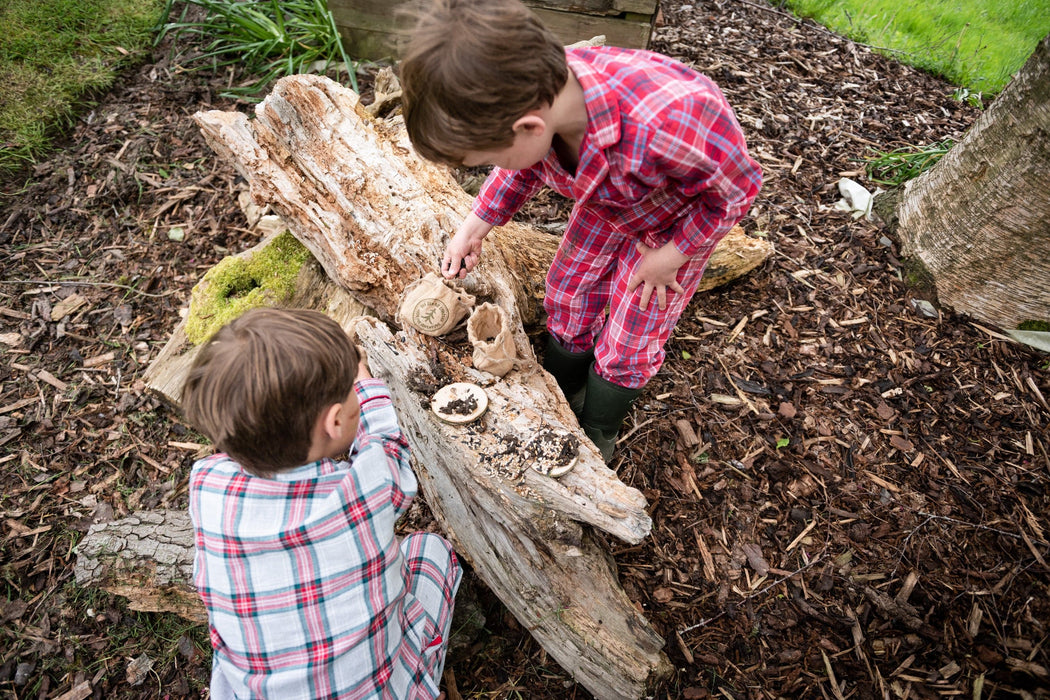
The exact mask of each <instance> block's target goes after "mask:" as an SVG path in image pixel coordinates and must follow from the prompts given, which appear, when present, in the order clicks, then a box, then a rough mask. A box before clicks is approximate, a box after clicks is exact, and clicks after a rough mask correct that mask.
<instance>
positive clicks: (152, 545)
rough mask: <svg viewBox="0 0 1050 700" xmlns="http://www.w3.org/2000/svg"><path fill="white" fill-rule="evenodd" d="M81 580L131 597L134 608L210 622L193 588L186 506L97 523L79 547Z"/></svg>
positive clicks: (190, 530)
mask: <svg viewBox="0 0 1050 700" xmlns="http://www.w3.org/2000/svg"><path fill="white" fill-rule="evenodd" d="M74 574H75V576H76V581H77V584H78V585H80V586H94V587H97V588H102V589H104V590H106V591H109V592H110V593H114V594H116V595H119V596H123V597H125V598H127V599H128V606H129V607H130V608H131V609H132V610H142V611H146V612H174V613H177V614H179V615H181V616H183V617H185V618H187V619H189V620H193V621H194V622H199V623H200V624H207V622H208V615H207V613H206V612H205V611H204V605H203V603H201V599H200V596H198V595H197V589H196V588H194V586H193V525H192V524H191V523H190V514H189V512H187V511H185V510H178V511H176V510H156V511H139V512H136V513H134V514H133V515H130V516H128V517H127V518H123V519H122V520H117V521H114V522H109V523H101V524H98V525H92V526H91V529H90V530H89V531H88V533H87V535H86V536H85V537H84V539H83V540H82V541H81V543H80V544H79V545H77V563H76V568H75V570H74Z"/></svg>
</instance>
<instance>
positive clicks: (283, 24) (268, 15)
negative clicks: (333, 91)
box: [163, 0, 357, 98]
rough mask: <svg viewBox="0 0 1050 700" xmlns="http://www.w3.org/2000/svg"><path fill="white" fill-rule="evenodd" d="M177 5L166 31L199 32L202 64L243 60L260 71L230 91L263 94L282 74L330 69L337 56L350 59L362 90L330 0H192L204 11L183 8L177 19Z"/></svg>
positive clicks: (242, 64) (252, 71) (352, 79)
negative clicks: (194, 14)
mask: <svg viewBox="0 0 1050 700" xmlns="http://www.w3.org/2000/svg"><path fill="white" fill-rule="evenodd" d="M171 5H172V0H168V8H167V9H166V10H165V20H164V21H165V22H166V24H165V26H164V30H163V32H173V33H174V34H175V35H176V36H182V35H190V36H195V37H198V38H199V39H200V41H201V42H202V43H204V44H205V45H206V48H205V49H204V54H203V55H202V56H200V57H199V58H198V59H197V65H203V66H207V67H209V68H219V67H222V66H228V65H237V66H240V67H242V68H243V69H244V70H245V71H247V72H248V73H250V74H252V75H253V76H255V77H254V78H253V79H252V80H251V81H250V82H249V83H248V84H246V85H243V86H240V87H238V88H234V89H231V90H229V91H228V92H227V93H226V95H227V96H232V97H247V98H258V97H260V96H261V95H262V93H263V92H264V91H265V90H266V89H267V88H268V87H269V86H270V83H272V82H273V81H274V80H276V79H277V78H280V77H282V76H285V75H293V74H296V73H307V72H311V71H314V70H316V68H317V67H321V68H325V69H327V68H328V66H329V65H331V64H332V63H334V62H337V61H342V62H343V63H345V64H346V66H347V68H348V72H349V79H350V87H351V89H353V90H354V92H357V76H356V71H355V69H354V64H353V62H351V61H350V59H349V57H347V55H346V53H345V52H344V51H343V46H342V42H341V40H340V38H339V32H338V30H337V29H336V26H335V20H334V19H333V18H332V15H331V13H330V12H329V11H328V5H327V2H326V0H280V1H278V0H254V1H252V2H237V1H236V0H233V1H231V0H186V7H189V5H196V6H198V7H200V8H203V10H204V17H203V18H202V19H192V20H188V19H187V18H186V15H187V13H186V11H183V14H182V16H180V17H179V18H178V19H177V20H175V21H170V11H171ZM318 64H319V65H318Z"/></svg>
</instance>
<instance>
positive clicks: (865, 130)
mask: <svg viewBox="0 0 1050 700" xmlns="http://www.w3.org/2000/svg"><path fill="white" fill-rule="evenodd" d="M662 5H663V11H662V21H661V24H660V26H659V27H658V29H657V31H656V35H655V39H654V43H653V48H654V49H656V50H659V51H662V52H664V53H667V54H669V55H672V56H675V57H677V58H679V59H682V60H684V61H686V62H688V63H691V64H693V65H695V66H696V67H697V68H698V69H700V70H701V71H703V72H705V73H707V74H708V75H710V76H711V77H712V78H714V79H715V80H716V81H717V82H718V83H719V84H720V85H721V86H722V88H723V89H724V90H725V92H726V94H727V95H728V97H729V99H730V101H731V102H732V103H733V105H734V106H735V107H736V109H737V113H738V116H739V118H740V120H741V122H742V124H743V125H744V128H745V129H746V131H747V135H748V138H749V143H750V145H751V149H752V152H753V154H754V155H755V156H756V157H757V159H758V160H759V161H760V162H761V163H762V165H763V167H764V169H765V176H766V182H765V186H764V188H763V191H762V194H761V195H760V197H759V199H758V202H757V203H756V205H755V206H754V208H753V209H752V211H751V213H750V215H749V217H748V218H747V219H746V220H745V221H744V222H743V224H744V226H745V229H746V230H747V231H748V232H749V233H751V234H753V235H757V236H765V237H768V238H769V240H771V241H772V242H773V243H774V244H775V246H776V254H775V255H774V257H773V258H771V259H770V260H769V261H768V262H767V263H766V264H765V265H764V266H762V267H761V268H759V269H758V270H756V271H754V272H753V273H751V274H750V275H748V276H747V277H745V278H743V279H740V280H738V281H736V282H734V283H732V284H730V285H728V286H725V287H723V288H720V289H717V290H715V291H714V292H711V293H708V294H705V295H701V296H699V297H698V298H697V299H696V300H695V301H694V302H693V304H692V305H691V306H690V308H689V309H688V311H687V313H686V315H685V317H684V318H683V319H682V322H681V323H680V324H679V327H678V329H677V331H676V333H675V335H674V337H673V338H672V340H671V341H670V343H669V345H668V348H667V349H668V359H667V362H666V364H665V365H664V367H663V369H662V370H661V372H660V374H659V375H658V376H657V377H656V379H655V380H654V381H653V382H652V383H651V384H650V386H649V387H647V389H646V391H645V393H644V394H643V396H642V397H641V399H640V400H639V401H638V403H637V405H636V407H635V409H634V411H633V414H632V416H631V417H630V418H629V421H628V425H627V427H626V429H625V431H624V434H623V439H622V441H621V444H620V447H619V452H618V456H617V458H616V466H617V469H618V470H619V474H620V475H621V477H622V478H623V479H624V480H625V481H626V482H627V483H629V484H631V485H633V486H635V487H637V488H639V489H641V490H642V491H643V492H644V493H645V495H646V497H647V498H648V500H649V503H650V509H651V514H652V517H653V530H652V535H651V536H650V537H649V538H647V539H646V540H645V541H644V542H643V543H642V544H640V545H638V546H634V547H628V546H624V545H622V544H620V543H617V542H612V541H610V542H608V546H609V548H610V550H611V551H612V552H613V553H614V555H615V558H616V561H617V564H618V566H619V572H620V578H621V582H622V584H623V586H624V588H625V590H626V591H627V593H628V594H629V596H630V597H631V599H632V600H634V601H635V602H636V603H637V605H638V606H639V608H640V609H641V610H642V611H643V612H644V614H645V615H646V616H647V617H648V618H649V619H650V620H651V621H652V623H653V625H654V626H655V627H656V629H657V631H659V632H660V633H661V634H662V635H663V637H664V639H665V640H666V652H667V654H668V655H669V657H670V659H671V660H672V662H673V664H674V667H675V671H674V674H673V676H672V677H671V678H670V679H668V680H667V681H666V682H664V683H662V684H661V685H660V686H659V687H657V688H655V689H654V697H659V698H689V699H694V700H695V699H699V698H729V699H736V700H743V699H744V698H774V697H797V698H837V699H839V700H842V699H844V698H952V697H965V698H1048V697H1050V658H1048V656H1050V651H1048V633H1050V630H1048V626H1050V595H1048V591H1047V586H1048V581H1050V577H1048V568H1047V562H1046V559H1047V557H1048V556H1050V551H1048V546H1050V545H1048V540H1050V534H1048V530H1050V520H1048V518H1047V513H1048V509H1050V488H1048V486H1050V455H1048V444H1050V435H1048V426H1050V405H1048V404H1047V397H1050V370H1048V365H1050V361H1048V357H1047V356H1046V355H1045V354H1040V353H1038V352H1035V351H1033V350H1030V349H1028V348H1026V347H1025V346H1021V345H1018V344H1016V343H1013V342H1010V341H1009V340H1008V339H1007V338H1005V337H1004V336H1003V335H1001V333H1000V332H999V331H998V330H997V329H993V328H988V327H986V326H984V325H982V324H980V323H977V322H973V321H972V320H969V319H966V318H961V317H959V316H956V315H954V314H953V313H952V312H951V311H950V310H947V309H942V310H940V311H939V312H937V311H935V312H934V313H933V316H932V317H931V316H930V315H929V314H928V313H927V312H926V311H924V309H925V308H926V307H925V306H924V305H922V304H919V303H918V302H919V301H923V300H925V301H931V302H936V299H935V298H934V297H933V296H932V292H931V291H930V290H923V289H922V288H921V287H915V286H912V285H910V284H908V282H909V281H910V280H909V277H910V275H909V272H908V270H907V269H906V266H905V262H904V261H902V260H901V258H900V256H899V249H898V245H897V243H896V242H895V241H893V240H892V238H891V237H890V236H889V235H888V232H887V231H886V230H885V229H884V228H883V227H882V226H881V225H880V224H879V223H876V222H866V221H863V220H859V221H858V220H854V219H852V218H850V217H849V216H848V215H846V214H844V213H842V212H839V211H835V210H834V209H833V208H832V206H833V205H834V203H835V202H836V201H837V200H838V199H839V196H838V192H837V189H836V184H835V183H836V181H837V180H838V179H839V178H840V177H841V176H849V177H852V178H854V179H856V180H858V181H860V182H862V183H866V179H865V176H864V173H863V170H864V167H863V158H864V157H865V156H867V155H871V154H872V153H873V152H874V151H875V150H881V151H888V150H891V149H894V148H897V147H901V146H905V145H923V144H928V143H932V142H934V141H940V140H942V139H944V138H947V137H955V138H958V137H959V136H960V135H961V134H962V133H963V132H964V131H965V130H966V128H967V127H968V126H969V125H970V124H971V123H972V122H973V120H974V119H975V118H976V116H977V115H978V113H979V112H978V111H977V110H975V109H974V108H973V107H970V106H967V105H964V104H962V103H959V102H957V101H955V100H953V99H952V93H953V88H952V86H950V85H948V84H946V83H944V82H942V81H940V80H938V79H935V78H933V77H930V76H928V75H925V74H923V73H920V72H917V71H915V70H912V69H909V68H906V67H903V66H901V65H899V64H897V63H895V62H893V61H892V60H889V59H887V58H885V57H882V56H880V55H877V54H875V53H873V52H872V51H871V50H869V49H868V48H867V47H863V46H860V45H857V44H855V43H852V42H850V41H847V40H845V39H842V38H840V37H838V36H835V35H833V34H831V33H829V32H827V31H825V30H823V29H821V28H819V27H817V26H814V25H812V24H811V23H809V22H800V21H797V20H795V19H793V18H791V17H790V16H789V15H787V14H785V13H784V12H782V11H780V10H778V9H776V8H775V7H773V6H770V5H767V4H764V3H762V2H759V1H756V2H748V1H745V0H737V1H735V2H733V1H729V0H722V1H718V2H715V1H713V0H701V1H699V2H692V3H688V4H687V3H684V2H668V1H665V2H663V3H662ZM168 49H170V47H165V48H163V49H160V50H158V51H157V52H156V54H155V55H154V56H153V58H152V59H151V62H150V63H148V64H146V65H143V66H141V67H139V68H138V69H135V70H131V71H129V72H128V73H127V74H126V75H125V76H124V77H123V79H122V80H121V81H120V84H118V85H117V87H115V88H114V89H113V90H112V91H111V92H110V93H108V94H106V95H104V96H102V97H101V98H100V99H99V102H98V105H97V107H95V108H94V109H93V110H92V111H91V112H90V113H88V114H86V115H85V116H84V117H83V118H82V119H81V120H80V121H79V123H78V124H77V125H76V127H75V130H74V131H73V133H72V136H71V137H70V139H69V141H68V143H67V144H66V145H65V147H64V148H63V149H62V150H61V151H60V152H58V153H56V154H55V156H54V157H52V158H50V159H49V160H47V161H46V162H42V163H40V164H39V165H38V166H37V167H36V168H35V169H34V170H33V171H32V173H30V174H29V177H28V179H27V178H25V177H23V178H21V179H9V180H7V181H5V182H3V183H0V187H2V190H0V246H2V249H3V266H4V274H3V279H2V280H0V379H2V382H3V383H2V388H0V446H2V449H0V466H2V470H0V486H2V489H0V511H2V527H0V548H2V549H0V552H2V562H0V573H2V577H3V585H4V588H5V591H6V600H5V601H4V602H3V603H2V604H0V605H2V608H0V639H2V640H3V643H2V646H0V693H2V694H3V696H4V697H12V698H56V697H60V698H66V699H70V698H86V697H94V698H118V697H119V698H139V697H141V698H156V697H171V698H179V697H201V696H202V689H203V688H204V687H205V685H206V681H207V676H208V666H209V661H208V658H209V654H208V641H207V636H206V634H205V633H204V631H202V630H201V629H200V628H197V627H193V626H192V625H189V624H188V623H185V622H182V621H181V620H179V619H178V618H175V617H173V616H169V615H152V614H144V613H136V612H133V611H129V610H128V609H127V608H126V606H125V605H124V603H123V602H122V600H121V599H119V598H116V597H113V596H110V595H108V594H105V593H101V592H99V591H94V590H84V589H80V588H78V587H77V586H76V585H75V584H74V583H73V581H72V570H73V562H74V560H75V546H76V543H77V541H78V539H79V538H80V537H81V536H82V534H83V533H84V532H85V531H86V529H87V527H88V526H89V525H90V524H91V523H92V522H98V521H102V520H106V519H114V518H119V517H121V516H123V515H126V514H128V513H129V512H131V511H134V510H136V509H142V508H160V507H174V508H179V507H183V506H184V505H185V500H186V474H187V470H188V467H189V465H190V464H191V463H192V461H193V459H194V458H195V457H196V456H198V455H199V454H200V452H201V447H200V445H201V443H203V442H204V441H203V440H202V438H201V437H200V436H199V435H196V434H195V433H193V432H192V431H191V430H189V429H188V428H187V427H186V426H185V425H184V424H183V423H182V422H181V420H180V418H179V416H178V414H177V412H175V411H173V410H172V409H171V408H169V407H168V406H166V405H164V404H163V403H161V402H160V401H159V400H158V399H156V398H154V397H153V396H151V395H150V394H148V393H147V392H145V391H144V387H143V384H142V381H141V376H142V374H143V372H144V370H145V368H146V367H147V366H148V365H149V363H150V362H151V360H152V359H153V358H154V357H155V356H156V354H157V352H158V351H159V350H160V348H161V347H163V345H164V343H165V342H166V341H167V339H168V336H169V334H170V333H171V331H172V329H173V328H174V326H175V325H176V323H177V321H178V318H179V313H180V309H182V308H183V307H185V305H186V304H187V301H188V299H189V292H190V289H191V287H192V285H193V284H194V282H195V281H196V280H197V279H198V278H199V277H200V276H201V274H202V273H203V272H204V271H205V270H207V269H208V268H209V267H211V266H212V265H214V264H215V263H216V262H218V261H219V260H220V259H221V258H222V257H224V256H225V255H227V254H229V253H233V252H237V251H240V250H243V249H244V248H246V247H248V246H250V245H252V244H254V243H255V242H256V241H255V234H253V233H251V232H250V231H249V230H248V228H247V226H246V222H245V219H244V216H243V214H242V213H241V211H240V209H239V207H238V205H237V202H236V197H237V193H238V191H239V186H238V181H237V178H236V176H235V174H234V173H233V172H232V169H231V168H230V167H229V166H228V165H226V164H225V163H223V162H221V161H219V160H218V159H217V158H216V157H215V156H214V155H213V153H212V152H211V151H210V149H208V147H207V146H206V145H205V144H204V143H203V140H202V138H201V137H200V135H199V134H198V132H197V129H196V127H195V126H194V125H193V124H192V122H191V121H190V115H191V114H193V113H194V112H196V111H198V110H200V109H206V108H222V109H246V107H245V106H244V105H237V104H235V103H232V102H229V101H226V100H223V99H220V98H218V97H217V95H218V93H219V92H220V91H221V89H222V88H224V87H226V86H228V85H229V84H230V83H231V82H234V81H235V80H239V79H240V78H239V77H238V76H234V75H230V74H222V75H215V74H208V73H198V72H189V71H187V70H185V68H184V66H183V65H182V64H181V62H180V60H176V59H173V58H172V56H171V53H170V51H169V50H168ZM364 78H365V79H366V80H365V83H366V84H367V76H364ZM526 213H527V215H528V216H529V217H531V220H533V221H535V222H537V223H548V222H550V221H552V220H556V219H557V217H558V216H560V215H561V214H563V213H564V207H563V206H561V204H560V203H559V202H557V201H556V200H553V199H549V200H544V201H540V202H539V203H537V204H536V205H534V206H532V207H530V208H529V210H528V211H527V212H526ZM205 449H206V448H205ZM478 593H479V599H480V604H481V607H482V610H483V611H484V613H485V616H486V620H487V622H486V626H485V629H484V631H483V632H482V633H481V634H480V636H479V637H478V638H477V640H476V641H475V642H474V645H473V647H471V648H469V649H467V650H465V651H461V652H459V653H458V654H456V656H455V657H454V658H452V659H451V660H450V669H451V671H452V672H453V674H454V676H455V686H454V687H452V686H450V688H449V696H450V699H451V700H455V698H456V697H457V695H456V693H458V694H459V695H461V696H462V697H466V698H471V697H484V698H518V697H522V698H525V697H528V698H587V697H589V694H588V693H587V692H586V690H584V689H583V688H582V687H580V686H579V685H577V684H575V683H573V681H572V679H571V678H570V677H569V676H568V675H567V674H566V673H565V672H564V671H562V670H561V669H560V668H559V667H558V665H557V664H556V663H555V662H554V661H553V660H552V659H550V658H549V657H548V656H547V655H546V653H545V652H544V651H543V650H542V649H541V648H540V647H539V646H538V645H537V644H536V643H535V642H534V641H532V639H531V637H530V636H529V635H528V634H527V632H525V631H524V630H522V629H521V627H520V626H519V625H518V623H517V622H516V621H515V620H514V619H513V618H512V617H511V616H510V615H509V614H508V613H506V611H505V610H504V608H503V607H502V606H501V605H500V603H499V602H498V601H497V600H494V599H493V598H492V596H491V594H489V593H488V592H487V591H486V590H485V589H484V587H483V586H481V587H479V591H478Z"/></svg>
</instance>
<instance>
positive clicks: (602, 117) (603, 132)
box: [566, 51, 620, 149]
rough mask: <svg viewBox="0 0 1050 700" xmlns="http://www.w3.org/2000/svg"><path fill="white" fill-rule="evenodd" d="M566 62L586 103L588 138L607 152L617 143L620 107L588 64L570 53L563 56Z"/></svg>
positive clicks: (595, 71) (597, 72)
mask: <svg viewBox="0 0 1050 700" xmlns="http://www.w3.org/2000/svg"><path fill="white" fill-rule="evenodd" d="M566 58H567V59H568V62H569V69H570V70H572V72H573V73H574V74H575V75H576V79H577V80H578V81H579V82H580V86H581V87H582V88H583V100H584V102H586V103H587V137H588V138H589V139H590V140H591V144H592V145H593V146H594V147H596V148H599V149H605V148H608V147H609V146H611V145H613V144H614V143H616V142H617V141H619V140H620V107H619V105H618V104H617V101H616V99H615V98H614V96H613V94H612V92H611V91H610V90H609V88H608V87H607V86H606V83H605V81H604V80H603V78H602V75H601V74H600V72H599V71H598V70H596V69H595V68H594V66H593V65H592V64H591V63H590V62H589V61H587V60H585V59H584V58H583V57H582V56H579V55H576V53H575V52H573V51H568V52H566Z"/></svg>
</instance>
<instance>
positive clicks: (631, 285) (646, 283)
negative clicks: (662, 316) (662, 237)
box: [627, 241, 689, 311]
mask: <svg viewBox="0 0 1050 700" xmlns="http://www.w3.org/2000/svg"><path fill="white" fill-rule="evenodd" d="M635 247H636V248H637V249H638V252H639V253H641V255H642V262H641V263H639V265H638V269H637V270H635V271H634V276H633V277H631V281H630V282H628V284H627V292H628V293H631V292H634V290H635V289H637V288H638V286H639V285H641V287H642V296H641V299H639V300H638V308H639V309H641V310H642V311H645V310H646V309H648V308H649V300H650V299H651V298H652V296H653V292H654V291H655V292H656V303H657V304H658V305H659V306H660V310H661V311H662V310H663V309H666V308H667V290H668V288H670V289H671V291H673V292H677V293H679V294H683V293H685V290H684V289H682V285H680V284H678V279H677V277H678V269H679V268H680V267H682V265H684V264H685V263H686V261H687V260H689V258H688V256H686V255H683V254H682V253H680V252H678V249H677V248H675V245H674V243H671V242H667V243H666V244H664V245H663V246H661V247H660V248H650V247H649V246H647V245H645V244H644V243H642V242H641V241H639V242H638V243H636V244H635Z"/></svg>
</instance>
